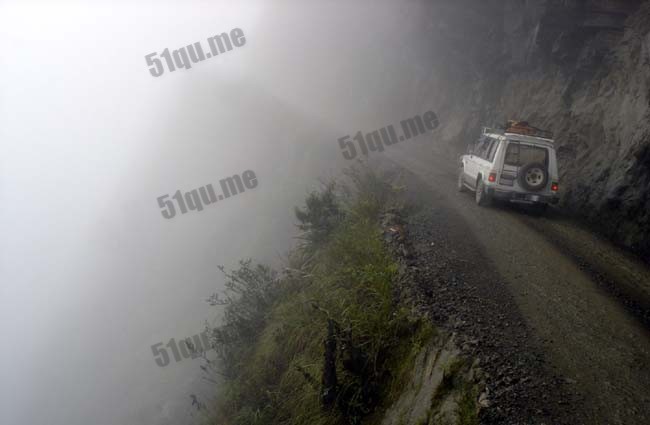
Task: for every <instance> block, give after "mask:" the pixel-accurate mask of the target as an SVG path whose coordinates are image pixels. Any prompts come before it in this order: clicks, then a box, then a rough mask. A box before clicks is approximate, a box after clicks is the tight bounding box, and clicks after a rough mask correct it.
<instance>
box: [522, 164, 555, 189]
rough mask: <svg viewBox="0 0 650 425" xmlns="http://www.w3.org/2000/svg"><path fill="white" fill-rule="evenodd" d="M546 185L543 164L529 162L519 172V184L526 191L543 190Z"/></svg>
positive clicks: (545, 172)
mask: <svg viewBox="0 0 650 425" xmlns="http://www.w3.org/2000/svg"><path fill="white" fill-rule="evenodd" d="M547 183H548V172H547V171H546V166H545V165H544V164H541V163H539V162H531V163H530V164H526V165H524V166H523V167H521V169H520V170H519V184H520V185H521V187H523V188H524V189H526V190H530V191H532V192H537V191H540V190H542V189H544V188H545V187H546V184H547Z"/></svg>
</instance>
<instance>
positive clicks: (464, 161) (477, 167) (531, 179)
mask: <svg viewBox="0 0 650 425" xmlns="http://www.w3.org/2000/svg"><path fill="white" fill-rule="evenodd" d="M506 127H507V128H506V130H505V131H504V130H495V129H492V128H484V129H483V134H482V135H481V137H480V139H479V140H478V141H476V142H475V143H473V144H471V145H470V146H469V148H468V153H467V154H466V155H463V156H462V157H461V164H460V172H459V175H458V190H459V191H461V192H463V191H465V190H466V189H468V188H469V189H471V190H473V191H474V192H475V193H476V203H477V204H479V205H481V206H484V205H488V204H489V203H490V202H491V201H492V200H493V199H498V200H505V201H509V202H518V203H523V204H529V205H534V206H536V207H537V208H539V209H540V210H545V209H546V207H547V206H548V204H557V202H558V201H559V197H558V190H559V180H558V172H557V159H556V155H555V148H554V147H553V135H552V134H551V133H550V132H547V131H543V130H539V129H537V128H535V127H530V126H529V125H528V123H526V122H514V121H510V122H508V125H507V126H506Z"/></svg>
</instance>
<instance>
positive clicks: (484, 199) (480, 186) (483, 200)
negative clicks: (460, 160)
mask: <svg viewBox="0 0 650 425" xmlns="http://www.w3.org/2000/svg"><path fill="white" fill-rule="evenodd" d="M476 203H477V204H478V205H479V206H481V207H487V206H488V205H490V204H491V203H492V199H491V198H490V195H489V194H488V192H487V188H486V187H485V184H484V183H483V178H482V177H479V179H478V182H477V183H476Z"/></svg>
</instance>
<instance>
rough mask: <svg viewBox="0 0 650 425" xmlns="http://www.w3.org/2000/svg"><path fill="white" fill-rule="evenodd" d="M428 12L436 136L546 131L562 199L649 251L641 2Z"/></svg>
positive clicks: (558, 1) (649, 33)
mask: <svg viewBox="0 0 650 425" xmlns="http://www.w3.org/2000/svg"><path fill="white" fill-rule="evenodd" d="M427 19H429V20H430V28H431V29H432V30H431V31H432V34H431V38H432V40H433V43H432V49H433V50H434V51H435V54H436V57H437V58H440V62H439V63H438V64H437V65H436V66H435V69H434V70H433V77H432V81H428V82H427V83H426V85H427V87H423V93H426V96H430V97H431V98H432V99H434V100H435V102H437V103H438V105H439V111H440V116H441V123H442V128H441V133H440V134H441V135H442V139H443V140H442V142H443V143H446V144H447V145H448V146H449V147H450V148H451V149H453V150H454V151H459V150H461V149H462V148H464V147H465V145H466V144H467V143H468V142H470V141H471V140H472V139H474V138H475V137H476V136H477V135H478V134H479V131H480V128H481V126H483V125H493V124H497V123H503V122H505V120H506V119H525V120H528V121H530V122H531V123H532V124H534V125H536V126H538V127H543V128H547V129H550V130H552V131H554V132H555V134H556V145H557V149H558V156H559V161H560V164H559V165H560V174H561V190H562V205H563V207H564V208H565V209H566V210H567V211H570V212H573V213H575V214H579V215H581V216H582V217H584V218H585V219H586V220H587V221H588V222H589V223H592V224H594V225H596V226H598V227H599V228H600V229H601V230H602V231H603V232H604V233H605V234H606V235H607V236H609V237H612V238H613V239H614V240H616V241H617V242H619V243H621V244H623V245H625V246H627V247H628V248H631V249H633V250H635V251H637V252H639V253H641V254H642V255H645V256H650V103H649V102H650V2H641V1H615V0H547V1H543V0H506V1H493V0H487V1H481V2H476V1H468V0H465V1H453V2H452V1H440V2H439V3H438V5H437V8H436V9H435V10H433V11H432V15H431V16H429V17H427Z"/></svg>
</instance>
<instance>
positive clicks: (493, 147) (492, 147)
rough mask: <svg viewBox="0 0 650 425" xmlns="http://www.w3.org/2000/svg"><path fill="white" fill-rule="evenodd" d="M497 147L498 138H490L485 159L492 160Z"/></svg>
mask: <svg viewBox="0 0 650 425" xmlns="http://www.w3.org/2000/svg"><path fill="white" fill-rule="evenodd" d="M498 147H499V140H496V139H492V144H491V145H490V149H488V153H487V158H486V159H487V160H488V161H490V162H492V161H494V156H495V155H496V153H497V148H498Z"/></svg>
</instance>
